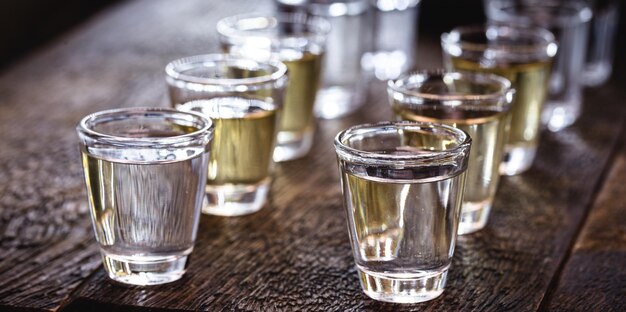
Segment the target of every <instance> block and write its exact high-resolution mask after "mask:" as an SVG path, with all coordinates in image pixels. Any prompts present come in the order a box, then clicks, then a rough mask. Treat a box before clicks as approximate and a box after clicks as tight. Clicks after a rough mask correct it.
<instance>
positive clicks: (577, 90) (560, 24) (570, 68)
mask: <svg viewBox="0 0 626 312" xmlns="http://www.w3.org/2000/svg"><path fill="white" fill-rule="evenodd" d="M486 11H487V16H488V18H489V20H491V21H494V22H498V23H503V24H517V25H533V26H539V27H543V28H546V29H548V30H549V31H551V32H552V33H553V34H554V36H555V38H556V41H557V42H558V45H559V49H558V52H557V53H556V56H555V58H554V65H553V66H552V74H551V77H550V83H549V89H548V99H547V101H546V105H545V107H544V109H543V113H542V117H541V119H542V123H543V124H544V125H546V126H547V128H548V129H549V130H550V131H559V130H561V129H564V128H566V127H568V126H569V125H571V124H573V123H574V122H575V121H576V119H578V117H579V116H580V114H581V110H582V87H583V82H584V75H583V73H584V69H585V68H584V67H585V55H586V53H587V52H586V51H587V35H588V31H589V21H590V19H591V16H592V13H591V9H590V8H589V6H588V4H587V3H586V2H584V1H579V0H571V1H564V0H545V1H536V0H534V1H532V0H528V1H516V0H491V1H488V2H487V6H486Z"/></svg>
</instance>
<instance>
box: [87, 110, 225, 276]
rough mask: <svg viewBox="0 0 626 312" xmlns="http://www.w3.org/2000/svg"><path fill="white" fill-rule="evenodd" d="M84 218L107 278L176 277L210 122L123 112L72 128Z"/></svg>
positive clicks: (202, 177)
mask: <svg viewBox="0 0 626 312" xmlns="http://www.w3.org/2000/svg"><path fill="white" fill-rule="evenodd" d="M77 132H78V136H79V138H80V147H81V153H82V160H83V169H84V172H85V182H86V185H87V194H88V197H89V206H90V208H91V209H90V210H91V220H92V223H93V229H94V232H95V234H96V240H97V241H98V244H99V245H100V252H101V254H102V262H103V264H104V268H105V270H106V272H107V274H108V275H109V277H110V278H111V279H113V280H115V281H118V282H121V283H127V284H134V285H156V284H163V283H168V282H172V281H175V280H177V279H179V278H181V277H182V276H183V274H184V273H185V269H186V265H187V257H188V256H189V255H190V254H191V251H192V250H193V245H194V242H195V239H196V232H197V229H198V220H199V217H200V209H201V206H202V200H203V198H204V186H205V184H206V175H207V164H208V158H209V149H210V148H209V146H210V145H209V143H210V141H211V139H212V136H213V125H212V123H211V121H210V120H208V119H206V118H205V117H203V116H201V115H199V114H192V113H185V112H178V111H176V110H173V109H158V108H128V109H117V110H109V111H102V112H98V113H95V114H91V115H88V116H87V117H85V118H84V119H83V120H82V121H81V122H80V123H79V124H78V127H77Z"/></svg>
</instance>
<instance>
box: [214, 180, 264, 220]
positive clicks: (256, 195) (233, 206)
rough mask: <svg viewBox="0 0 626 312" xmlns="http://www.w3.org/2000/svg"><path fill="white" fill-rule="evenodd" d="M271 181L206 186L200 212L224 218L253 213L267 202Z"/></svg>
mask: <svg viewBox="0 0 626 312" xmlns="http://www.w3.org/2000/svg"><path fill="white" fill-rule="evenodd" d="M270 182H271V179H270V178H269V177H268V178H265V179H263V180H261V182H259V183H256V184H227V185H207V187H206V195H207V197H206V203H205V205H203V207H202V212H203V213H206V214H210V215H218V216H225V217H234V216H242V215H247V214H251V213H255V212H257V211H259V210H261V208H263V205H265V203H266V202H267V193H268V192H269V189H270Z"/></svg>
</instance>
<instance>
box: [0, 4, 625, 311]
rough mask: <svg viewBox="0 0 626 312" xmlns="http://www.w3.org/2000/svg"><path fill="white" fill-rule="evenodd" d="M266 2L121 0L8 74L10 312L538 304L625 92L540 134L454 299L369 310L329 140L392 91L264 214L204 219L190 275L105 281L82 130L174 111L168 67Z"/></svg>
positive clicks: (4, 223)
mask: <svg viewBox="0 0 626 312" xmlns="http://www.w3.org/2000/svg"><path fill="white" fill-rule="evenodd" d="M268 7H269V5H268V1H237V2H234V1H212V2H209V1H203V0H189V1H168V0H144V1H134V2H127V3H122V4H120V5H118V6H116V7H114V8H112V9H110V10H107V11H105V12H104V13H102V14H100V15H98V16H97V17H96V18H94V19H92V20H91V21H90V22H89V23H87V24H86V25H84V27H83V28H81V29H79V30H77V31H75V32H73V33H71V34H69V35H67V36H66V37H65V38H62V39H61V40H60V41H59V42H57V43H56V44H54V45H52V46H50V47H48V48H47V49H46V50H43V51H40V52H39V53H37V54H35V55H33V56H32V57H31V58H30V59H27V60H25V61H24V62H22V63H21V64H17V65H15V66H14V67H13V68H12V69H10V70H9V71H7V72H4V73H2V74H0V142H2V148H0V235H1V240H0V310H4V309H10V308H18V307H19V308H32V309H35V310H54V309H56V308H59V305H61V307H60V308H59V310H61V311H112V310H120V311H162V310H166V311H172V310H174V311H175V310H209V311H295V310H308V311H418V310H420V311H421V310H426V311H461V310H484V311H501V310H513V311H531V310H537V309H538V308H539V306H540V305H541V304H542V300H544V296H545V295H546V293H548V291H549V287H550V285H551V284H552V283H553V282H554V279H555V276H558V274H559V273H560V272H559V270H560V268H561V267H562V265H563V261H564V260H565V259H566V257H567V255H568V252H569V249H570V246H571V244H572V241H573V240H574V239H575V238H576V235H577V231H578V229H579V228H580V225H581V224H582V222H583V221H584V220H583V219H584V217H585V216H586V213H587V208H588V207H589V206H590V205H591V203H592V202H593V200H594V198H595V194H594V190H595V189H596V188H597V187H598V186H599V185H600V184H601V182H602V181H601V179H602V178H603V175H602V172H603V171H604V170H605V169H606V168H607V167H608V166H609V160H610V155H611V153H612V151H613V149H614V147H615V146H616V143H617V137H618V134H619V129H620V128H621V127H622V126H623V123H624V118H623V112H622V108H621V106H622V105H621V104H622V103H620V101H619V100H618V99H620V98H623V97H624V91H623V90H620V89H619V88H620V87H621V85H620V84H619V83H618V82H614V83H613V84H611V85H608V86H606V87H603V88H601V89H598V90H595V91H591V92H589V93H588V94H587V98H586V99H587V102H588V103H587V104H586V106H585V112H584V115H583V118H582V119H581V120H580V122H578V123H577V124H576V125H575V126H573V127H571V128H569V129H567V130H565V131H562V132H560V133H557V134H553V133H548V132H545V133H543V136H542V143H541V145H540V149H539V155H538V158H537V161H536V163H535V164H534V166H533V168H532V169H531V170H530V171H529V172H527V173H525V174H523V175H521V176H516V177H512V178H504V179H503V180H502V183H501V185H500V188H499V192H498V195H497V198H496V201H495V203H494V211H493V215H492V218H491V220H490V222H489V225H488V226H487V228H486V229H485V230H483V231H481V232H480V233H477V234H474V235H471V236H467V237H461V238H460V239H459V242H458V245H457V246H458V247H457V251H456V253H455V258H454V261H453V264H452V267H451V271H450V275H449V283H448V286H447V289H446V292H445V293H444V295H443V296H442V297H441V298H439V299H437V300H434V301H432V302H429V303H425V304H419V305H403V306H400V305H391V304H382V303H378V302H375V301H373V300H370V299H368V298H367V297H366V296H365V295H363V294H362V292H361V289H360V286H359V284H358V280H357V277H356V272H355V269H354V267H353V259H352V253H351V250H350V245H349V242H348V236H347V230H346V225H345V218H344V211H343V207H342V204H341V193H340V192H341V190H340V188H339V181H338V171H337V166H336V163H335V156H334V151H333V147H332V138H333V137H334V135H335V134H336V133H337V132H338V131H339V130H341V129H343V128H345V127H347V126H350V125H353V124H357V123H362V122H371V121H377V120H384V119H389V118H390V116H391V115H390V110H389V109H388V107H387V104H386V93H385V90H384V85H383V84H381V83H377V84H374V85H372V87H371V89H370V90H369V94H370V96H369V98H368V103H367V105H366V106H365V107H364V109H362V110H361V111H360V112H359V113H357V114H355V115H354V116H351V117H349V118H345V119H342V120H334V121H321V122H320V123H319V129H318V132H317V137H316V141H315V145H314V148H313V152H312V153H311V154H310V155H309V156H308V157H306V158H303V159H300V160H297V161H292V162H287V163H282V164H280V165H279V166H278V167H277V172H276V174H275V182H274V184H273V186H272V191H271V199H270V205H269V206H268V207H265V208H264V209H263V210H261V211H260V212H258V213H256V214H254V215H250V216H245V217H239V218H221V217H212V216H203V217H202V218H201V224H200V229H199V233H198V240H197V243H196V246H195V250H194V252H193V254H192V257H191V263H190V265H189V270H188V273H187V274H186V275H185V276H184V277H183V279H181V280H180V281H178V282H175V283H173V284H170V285H162V286H156V287H143V288H141V287H130V286H124V285H120V284H116V283H113V282H111V281H109V280H108V278H107V277H106V276H105V274H104V271H103V270H102V268H101V267H100V259H99V254H98V250H97V246H96V243H95V240H94V239H93V238H92V237H93V234H92V233H91V228H90V225H89V219H88V212H87V207H86V197H85V194H84V190H83V185H82V183H83V181H82V176H81V169H80V163H79V159H78V151H77V147H76V138H75V134H74V129H73V127H74V125H75V123H76V122H77V121H78V120H79V119H80V117H82V116H84V115H86V114H87V113H90V112H93V111H97V110H101V109H105V108H113V107H124V106H139V105H153V106H158V105H161V106H165V105H166V100H165V99H166V97H165V88H164V82H163V72H162V68H163V66H164V65H165V64H166V63H167V62H168V61H169V60H171V59H174V58H176V57H180V56H185V55H192V54H199V53H206V52H211V51H219V47H218V45H217V37H216V34H215V31H214V26H215V22H216V21H217V19H218V18H219V17H223V16H227V15H231V14H235V13H239V12H244V11H256V10H267V9H268ZM423 39H427V40H425V41H422V42H423V43H424V44H423V46H422V47H421V49H420V54H419V59H418V62H419V64H420V66H421V67H431V68H432V67H438V66H439V64H440V63H439V61H440V57H439V51H438V49H439V48H438V42H437V39H434V40H433V39H428V38H421V39H420V40H423ZM599 102H601V103H602V109H597V103H599ZM571 259H574V258H571ZM570 262H571V260H570ZM568 267H569V264H568V265H567V266H565V268H566V271H565V272H564V273H565V275H563V276H567V268H568ZM79 284H80V285H79ZM77 285H78V286H77ZM556 298H559V297H558V293H557V296H556V297H555V299H556ZM617 300H619V299H617ZM622 300H623V299H622ZM622 302H623V301H622Z"/></svg>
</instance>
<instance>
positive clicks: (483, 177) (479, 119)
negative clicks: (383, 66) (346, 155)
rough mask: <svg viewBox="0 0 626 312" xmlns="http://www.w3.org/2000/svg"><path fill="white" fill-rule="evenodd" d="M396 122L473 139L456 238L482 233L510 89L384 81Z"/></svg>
mask: <svg viewBox="0 0 626 312" xmlns="http://www.w3.org/2000/svg"><path fill="white" fill-rule="evenodd" d="M387 90H388V93H389V102H390V104H391V107H392V109H393V112H394V114H395V117H396V119H398V120H409V121H422V122H434V123H441V124H446V125H449V126H452V127H455V128H459V129H462V130H463V131H465V132H467V133H468V134H469V135H470V136H471V137H472V150H471V152H470V154H469V162H468V165H467V172H466V174H465V176H466V179H465V195H464V197H463V204H462V208H461V220H460V223H459V230H458V234H468V233H472V232H476V231H478V230H480V229H482V228H484V227H485V225H486V224H487V220H488V218H489V212H490V211H491V205H492V203H493V199H494V197H495V195H496V190H497V188H498V180H499V178H500V172H499V167H500V162H501V159H502V155H503V153H504V143H505V142H506V138H507V135H508V130H509V121H510V114H509V111H510V108H511V102H512V98H513V91H512V90H511V83H510V82H509V81H508V80H506V79H504V78H502V77H499V76H495V75H488V74H471V73H459V72H442V71H422V72H416V73H413V74H410V75H407V76H402V77H400V78H399V79H397V80H395V81H389V83H388V87H387Z"/></svg>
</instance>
